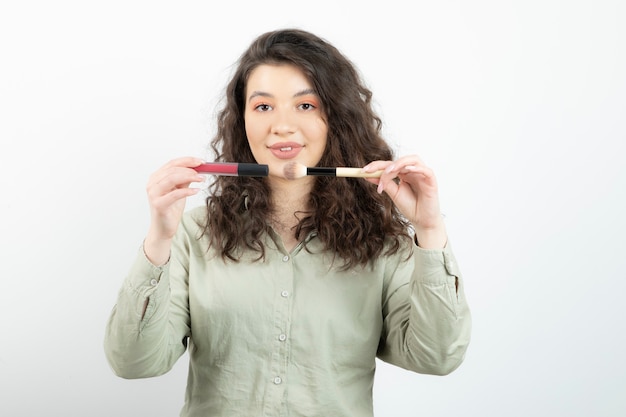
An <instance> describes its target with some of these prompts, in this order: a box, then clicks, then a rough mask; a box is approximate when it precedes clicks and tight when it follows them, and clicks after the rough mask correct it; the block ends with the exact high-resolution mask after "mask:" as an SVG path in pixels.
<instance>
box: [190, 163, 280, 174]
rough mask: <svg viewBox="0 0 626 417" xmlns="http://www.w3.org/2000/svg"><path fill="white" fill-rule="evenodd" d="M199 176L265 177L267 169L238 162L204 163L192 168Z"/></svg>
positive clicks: (264, 166)
mask: <svg viewBox="0 0 626 417" xmlns="http://www.w3.org/2000/svg"><path fill="white" fill-rule="evenodd" d="M193 169H195V170H196V171H198V173H199V174H214V175H227V176H231V177H267V175H268V173H269V168H268V166H267V165H263V164H250V163H239V162H206V163H204V164H201V165H198V166H197V167H194V168H193Z"/></svg>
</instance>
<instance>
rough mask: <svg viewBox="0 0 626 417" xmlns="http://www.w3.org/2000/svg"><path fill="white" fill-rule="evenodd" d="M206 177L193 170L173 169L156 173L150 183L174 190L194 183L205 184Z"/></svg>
mask: <svg viewBox="0 0 626 417" xmlns="http://www.w3.org/2000/svg"><path fill="white" fill-rule="evenodd" d="M203 181H204V177H203V176H202V175H200V174H199V173H198V172H196V171H195V170H194V169H192V168H186V167H184V168H183V167H171V168H166V169H163V170H160V171H157V172H155V173H154V174H153V175H152V176H151V177H150V180H149V181H148V184H149V185H157V184H160V185H161V186H163V187H165V188H166V189H172V188H177V187H180V186H181V185H184V184H187V183H192V182H203Z"/></svg>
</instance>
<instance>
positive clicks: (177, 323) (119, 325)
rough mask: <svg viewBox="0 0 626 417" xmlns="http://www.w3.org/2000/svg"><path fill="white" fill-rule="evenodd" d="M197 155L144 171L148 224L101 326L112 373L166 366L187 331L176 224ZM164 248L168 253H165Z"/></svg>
mask: <svg viewBox="0 0 626 417" xmlns="http://www.w3.org/2000/svg"><path fill="white" fill-rule="evenodd" d="M200 163H202V161H201V160H200V159H197V158H190V157H187V158H178V159H174V160H172V161H170V162H168V163H167V164H165V165H163V166H162V167H161V168H160V169H158V170H157V171H156V172H155V173H154V174H152V175H151V176H150V179H149V181H148V185H147V187H146V192H147V195H148V200H149V203H150V215H151V216H150V227H149V229H148V234H147V236H146V239H145V240H144V244H143V247H142V250H141V251H140V253H139V254H138V256H137V258H136V261H135V263H134V265H133V267H132V268H131V270H130V273H129V274H128V276H127V277H126V280H125V281H124V285H123V287H122V289H121V290H120V292H119V295H118V300H117V303H116V305H115V307H114V308H113V311H112V313H111V317H110V318H109V322H108V325H107V328H106V334H105V340H104V347H105V353H106V356H107V359H108V361H109V363H110V364H111V367H112V368H113V370H114V371H115V373H116V374H117V375H119V376H122V377H125V378H141V377H149V376H155V375H160V374H163V373H165V372H167V371H168V370H169V369H171V367H172V366H173V364H174V363H175V362H176V360H177V359H178V358H179V357H180V356H181V355H182V354H183V352H184V351H185V349H186V346H187V337H188V336H189V333H190V330H189V306H188V268H187V265H188V264H189V244H188V236H189V235H188V233H187V232H186V231H185V230H184V228H180V229H179V225H180V222H181V218H182V216H183V212H184V207H185V198H186V197H189V196H191V195H193V194H195V193H197V192H198V189H197V188H190V187H189V185H190V184H191V183H192V182H195V181H202V177H201V176H200V175H198V173H197V172H195V170H193V169H191V168H192V167H194V166H197V165H199V164H200ZM170 252H171V253H172V256H171V258H170Z"/></svg>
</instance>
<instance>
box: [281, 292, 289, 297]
mask: <svg viewBox="0 0 626 417" xmlns="http://www.w3.org/2000/svg"><path fill="white" fill-rule="evenodd" d="M280 295H281V296H282V297H288V296H289V291H283V292H281V293H280Z"/></svg>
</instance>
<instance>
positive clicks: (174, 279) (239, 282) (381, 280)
mask: <svg viewBox="0 0 626 417" xmlns="http://www.w3.org/2000/svg"><path fill="white" fill-rule="evenodd" d="M205 213H206V208H204V207H198V208H196V209H193V210H190V211H188V212H187V213H185V215H184V217H183V221H182V223H181V226H180V227H179V230H178V233H177V235H176V237H175V239H174V244H173V247H172V253H171V257H170V260H169V262H168V263H167V264H166V265H165V266H163V267H156V266H154V265H152V264H151V263H150V262H149V261H148V260H147V259H146V258H145V256H144V254H143V251H140V252H139V254H138V256H137V259H136V261H135V263H134V265H133V266H132V268H131V270H130V273H129V274H128V276H127V277H126V280H125V281H124V284H123V287H122V288H121V290H120V293H119V297H118V300H117V303H116V305H115V307H114V309H113V311H112V313H111V317H110V319H109V323H108V325H107V329H106V335H105V342H104V347H105V352H106V356H107V359H108V361H109V363H110V364H111V367H112V368H113V370H114V372H115V373H116V374H117V375H119V376H121V377H123V378H143V377H152V376H156V375H161V374H163V373H165V372H167V371H168V370H170V369H171V367H172V366H173V365H174V363H175V362H176V360H177V359H178V358H179V357H180V356H181V355H182V354H183V353H184V352H185V349H186V348H187V347H188V348H189V358H190V367H189V376H188V383H187V390H186V395H185V403H184V406H183V408H182V411H181V416H183V417H200V416H202V417H205V416H212V417H218V416H228V417H233V416H250V417H251V416H254V417H257V416H290V417H296V416H333V417H341V416H350V417H360V416H367V417H371V416H372V415H373V411H372V409H373V406H372V387H373V383H374V370H375V364H376V363H375V358H376V357H378V358H380V359H381V360H383V361H386V362H388V363H391V364H395V365H397V366H400V367H402V368H405V369H409V370H413V371H415V372H419V373H428V374H437V375H445V374H447V373H450V372H452V371H453V370H454V369H456V368H457V367H458V366H459V365H460V364H461V362H462V361H463V358H464V354H465V351H466V349H467V346H468V343H469V340H470V328H471V318H470V312H469V309H468V306H467V303H466V300H465V297H464V293H463V282H462V280H461V275H460V272H459V269H458V267H457V264H456V261H455V259H454V256H453V254H452V251H451V248H450V246H449V245H448V246H447V247H446V248H445V249H443V250H424V249H421V248H419V247H417V246H414V247H413V253H412V255H411V257H410V258H409V259H408V260H407V259H406V255H407V253H408V251H409V250H410V248H405V251H404V253H398V254H396V255H393V256H383V257H380V258H379V259H377V260H375V261H374V262H372V265H371V266H369V267H364V268H358V269H352V270H349V271H341V270H340V268H339V266H340V265H338V266H337V267H333V266H332V254H330V253H328V252H326V251H324V250H323V248H322V245H321V243H320V241H319V240H318V239H317V238H316V235H315V233H311V234H310V235H309V236H307V238H306V239H305V241H306V247H304V245H303V244H302V243H300V244H299V245H298V246H297V247H296V248H294V249H293V250H292V251H291V253H288V252H287V251H286V250H285V249H284V247H283V245H282V242H281V240H280V238H279V237H278V235H275V234H272V235H268V236H266V244H267V253H266V259H265V260H264V261H254V258H255V257H256V256H257V254H256V253H243V254H242V255H241V260H240V261H239V262H225V261H223V260H222V259H221V258H220V257H219V256H218V255H216V254H215V252H212V251H209V252H207V247H208V241H207V239H206V238H204V237H203V238H199V236H200V231H201V227H200V226H199V223H201V222H202V217H203V216H204V215H205ZM146 301H147V309H146V310H145V315H144V316H143V317H142V312H143V310H144V306H145V303H146Z"/></svg>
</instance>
